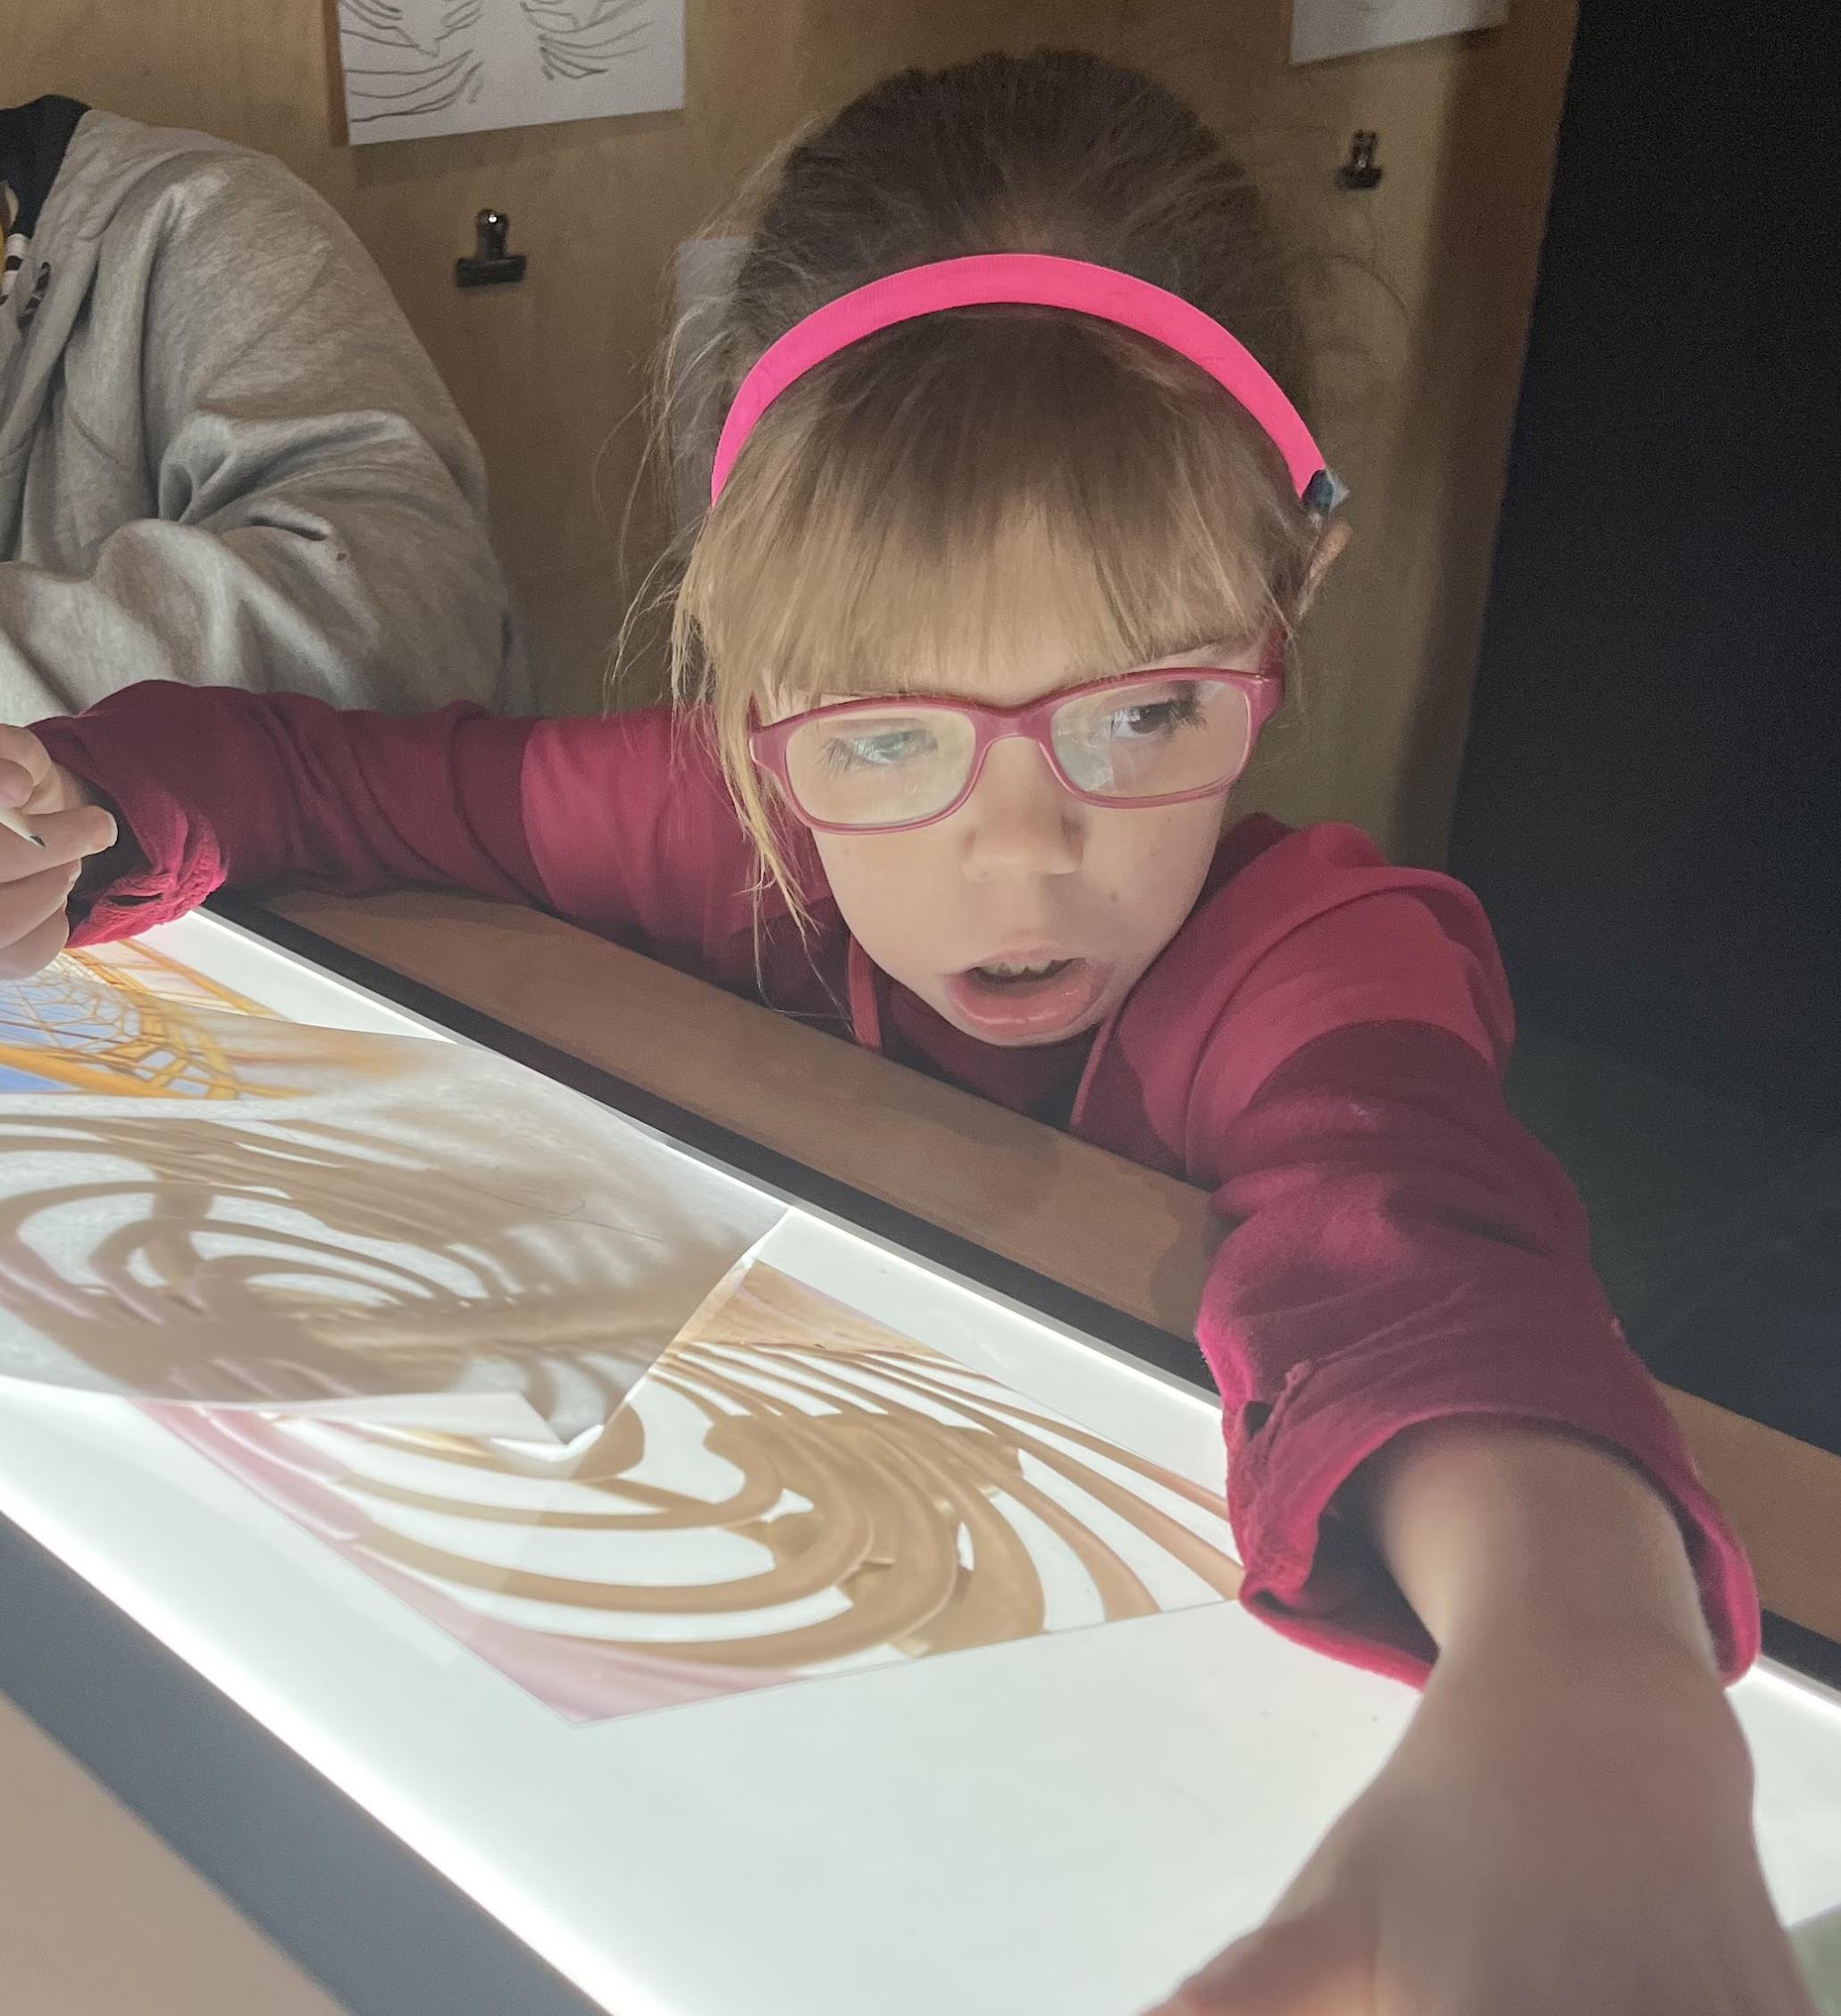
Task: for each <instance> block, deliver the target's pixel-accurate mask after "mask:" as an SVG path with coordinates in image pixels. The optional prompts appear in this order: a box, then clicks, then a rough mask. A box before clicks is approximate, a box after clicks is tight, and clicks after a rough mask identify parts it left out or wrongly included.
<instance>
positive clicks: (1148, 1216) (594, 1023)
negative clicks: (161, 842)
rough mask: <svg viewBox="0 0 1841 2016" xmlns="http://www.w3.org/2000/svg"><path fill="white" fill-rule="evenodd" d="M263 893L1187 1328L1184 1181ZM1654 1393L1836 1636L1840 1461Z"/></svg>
mask: <svg viewBox="0 0 1841 2016" xmlns="http://www.w3.org/2000/svg"><path fill="white" fill-rule="evenodd" d="M270 908H272V909H273V910H274V912H275V913H276V914H277V915H278V916H282V917H285V918H287V919H289V921H290V922H292V923H294V924H299V925H301V926H303V927H304V928H305V929H306V930H308V931H311V932H314V933H316V934H317V935H319V936H320V937H322V938H323V939H325V940H326V941H328V942H329V943H331V944H333V945H337V946H340V947H342V948H344V949H346V950H347V951H351V952H356V953H357V954H359V955H360V956H361V957H362V958H367V959H370V960H372V961H373V962H374V963H375V964H377V965H378V966H383V967H386V968H388V969H389V970H390V971H391V972H394V973H397V974H401V975H404V976H405V977H406V978H407V979H410V980H413V981H414V982H416V983H419V984H421V985H423V986H425V987H428V988H431V989H432V990H433V991H435V992H437V993H439V994H441V995H445V996H446V997H448V999H449V1000H455V1001H458V1002H461V1003H463V1004H464V1005H465V1006H466V1007H468V1008H473V1009H475V1010H477V1011H478V1012H479V1013H481V1014H482V1015H487V1016H491V1017H492V1018H493V1019H494V1020H495V1021H498V1022H501V1023H504V1024H506V1025H507V1026H509V1027H512V1028H515V1029H517V1030H520V1031H523V1033H525V1034H527V1035H531V1036H533V1037H535V1038H537V1039H538V1040H539V1041H542V1042H544V1043H547V1044H548V1045H549V1046H550V1047H551V1048H553V1049H555V1050H560V1051H562V1052H564V1053H565V1055H567V1056H569V1057H573V1058H579V1059H580V1060H582V1062H583V1063H586V1064H590V1065H593V1066H595V1067H598V1068H599V1069H601V1070H604V1071H607V1072H609V1073H611V1074H612V1075H615V1077H618V1078H621V1079H623V1080H624V1081H625V1082H627V1083H630V1084H633V1085H636V1086H639V1087H640V1089H642V1090H643V1091H646V1092H651V1093H654V1094H656V1095H657V1097H659V1098H662V1099H665V1100H670V1101H671V1102H672V1103H673V1104H674V1105H677V1106H680V1107H682V1108H685V1109H686V1110H687V1111H690V1112H692V1113H695V1114H698V1115H699V1116H700V1117H704V1118H706V1119H709V1120H713V1121H715V1122H716V1123H718V1124H719V1125H723V1126H724V1127H727V1128H729V1129H730V1130H731V1131H732V1132H733V1133H739V1134H741V1135H742V1136H744V1137H745V1138H746V1139H748V1140H749V1141H753V1142H759V1143H760V1144H762V1145H763V1146H765V1147H766V1148H769V1149H772V1150H774V1151H775V1152H777V1153H779V1154H782V1155H785V1156H788V1157H790V1158H791V1159H793V1160H795V1161H798V1162H800V1163H802V1164H804V1165H806V1166H808V1167H812V1168H816V1169H818V1170H820V1171H822V1172H823V1173H824V1174H825V1175H830V1176H833V1177H835V1178H837V1179H838V1180H840V1181H841V1182H843V1183H847V1184H850V1185H852V1186H853V1187H854V1188H856V1189H858V1190H861V1191H863V1192H866V1193H867V1194H868V1195H870V1196H872V1197H875V1198H878V1199H880V1200H883V1202H885V1203H889V1204H892V1205H894V1206H896V1207H897V1208H899V1209H901V1210H904V1211H907V1212H908V1213H910V1214H911V1215H912V1216H914V1217H918V1218H921V1219H923V1220H925V1222H926V1223H928V1224H930V1225H938V1226H940V1227H941V1229H942V1230H944V1231H946V1232H949V1233H951V1234H954V1235H955V1236H957V1237H958V1238H962V1239H965V1240H968V1241H970V1242H972V1243H973V1244H974V1245H976V1246H980V1247H982V1248H983V1249H984V1250H985V1251H990V1252H993V1253H996V1254H999V1255H1000V1256H1001V1257H1003V1258H1004V1259H1009V1260H1014V1261H1017V1262H1018V1263H1019V1264H1020V1265H1022V1266H1025V1267H1029V1268H1031V1269H1033V1271H1034V1272H1036V1273H1038V1274H1042V1275H1045V1276H1048V1277H1049V1278H1050V1280H1054V1281H1059V1282H1062V1283H1064V1284H1066V1285H1067V1286H1068V1287H1071V1288H1075V1289H1077V1290H1079V1292H1081V1293H1083V1294H1084V1295H1087V1296H1090V1297H1092V1299H1093V1300H1094V1301H1099V1302H1101V1303H1103V1304H1105V1305H1106V1306H1107V1307H1109V1308H1111V1309H1120V1310H1123V1311H1124V1312H1125V1313H1126V1315H1128V1316H1132V1317H1135V1318H1140V1319H1141V1320H1142V1321H1145V1322H1148V1323H1151V1324H1153V1325H1155V1326H1157V1327H1158V1328H1159V1329H1161V1330H1166V1331H1168V1332H1170V1333H1172V1334H1175V1335H1177V1336H1181V1337H1184V1338H1186V1337H1188V1336H1190V1335H1191V1334H1192V1327H1193V1325H1194V1320H1195V1312H1196V1309H1197V1306H1198V1304H1199V1302H1200V1300H1201V1290H1202V1285H1203V1283H1204V1281H1205V1280H1206V1278H1207V1275H1208V1269H1209V1260H1210V1258H1211V1256H1212V1254H1213V1251H1214V1248H1215V1245H1216V1243H1217V1241H1218V1237H1219V1227H1218V1223H1217V1221H1216V1219H1215V1218H1214V1217H1213V1214H1212V1213H1211V1212H1210V1211H1209V1206H1208V1200H1207V1198H1206V1197H1205V1196H1204V1195H1203V1193H1202V1192H1201V1191H1199V1190H1196V1189H1193V1188H1192V1187H1191V1186H1190V1185H1189V1184H1184V1183H1179V1182H1177V1181H1176V1180H1175V1179H1174V1178H1172V1177H1169V1176H1164V1175H1158V1174H1156V1173H1155V1172H1153V1171H1151V1170H1148V1169H1143V1168H1140V1167H1138V1166H1137V1165H1136V1164H1135V1163H1132V1162H1127V1161H1126V1160H1124V1159H1122V1158H1120V1157H1118V1156H1116V1155H1112V1154H1109V1153H1108V1152H1107V1151H1106V1150H1104V1149H1100V1148H1095V1147H1093V1146H1092V1145H1091V1144H1090V1143H1088V1142H1079V1141H1075V1140H1073V1139H1072V1138H1071V1137H1069V1136H1068V1135H1067V1134H1063V1133H1056V1132H1055V1131H1054V1130H1053V1129H1051V1128H1049V1127H1045V1126H1042V1125H1039V1124H1038V1123H1037V1122H1035V1121H1033V1120H1029V1119H1025V1118H1024V1117H1022V1116H1020V1115H1017V1114H1014V1113H1010V1112H1008V1111H1006V1110H1005V1109H1004V1108H1001V1107H997V1106H992V1104H990V1103H989V1102H988V1101H987V1100H981V1099H978V1098H976V1097H975V1096H974V1095H972V1094H971V1093H968V1092H960V1091H958V1089H956V1088H955V1087H953V1086H950V1085H943V1084H940V1083H935V1082H934V1081H933V1079H931V1078H925V1077H923V1076H921V1075H919V1074H918V1073H916V1072H913V1071H908V1070H906V1069H904V1068H903V1067H900V1065H895V1064H891V1063H889V1062H888V1061H887V1060H886V1059H885V1058H880V1057H876V1056H874V1055H872V1054H871V1053H870V1052H868V1051H866V1050H858V1049H856V1048H855V1047H854V1046H852V1045H850V1044H849V1043H845V1042H842V1041H839V1040H837V1039H836V1038H834V1037H830V1036H824V1035H821V1034H819V1033H816V1031H814V1030H811V1029H808V1028H805V1027H803V1026H801V1025H799V1024H797V1023H793V1022H790V1021H788V1020H787V1019H786V1018H785V1017H783V1016H778V1015H775V1014H774V1013H773V1012H772V1011H771V1010H769V1009H767V1008H761V1007H758V1006H757V1005H756V1004H755V1003H753V1002H751V1001H744V1000H738V999H737V998H736V997H734V996H732V995H730V994H725V993H723V992H721V991H718V990H717V989H715V988H713V987H710V986H708V985H707V984H706V983H703V982H701V981H699V980H693V979H691V978H690V977H689V976H688V975H683V974H681V973H677V972H674V970H672V969H671V968H670V967H668V966H660V965H658V964H657V963H656V962H655V961H653V960H650V959H647V958H641V957H640V955H639V954H637V953H634V952H630V951H627V950H625V949H623V948H621V947H619V946H617V945H610V944H608V943H607V942H606V941H604V940H602V939H598V938H595V937H592V936H590V934H589V933H586V932H582V931H578V930H576V929H575V928H574V927H573V926H572V925H569V924H562V923H559V922H558V921H557V920H556V919H555V918H553V917H546V916H540V914H538V913H536V912H534V911H530V910H520V909H515V908H507V907H506V906H504V905H500V904H497V903H491V902H487V901H485V900H483V899H479V898H475V897H461V896H448V895H437V894H431V893H429V892H426V891H403V892H400V893H397V894H394V895H389V896H378V897H371V898H366V899H363V900H358V901H354V900H352V899H348V898H341V897H332V896H322V895H314V894H308V893H298V894H292V895H288V896H283V897H277V898H275V899H272V902H271V904H270ZM1663 1393H1664V1396H1665V1398H1666V1399H1667V1401H1668V1403H1669V1407H1670V1409H1671V1410H1672V1411H1673V1412H1674V1415H1675V1418H1676V1419H1677V1420H1678V1422H1679V1423H1680V1425H1681V1427H1682V1430H1683V1432H1684V1433H1685V1434H1686V1437H1687V1440H1688V1443H1689V1445H1690V1447H1691V1448H1692V1450H1693V1451H1694V1455H1695V1461H1696V1462H1697V1463H1698V1465H1699V1467H1700V1469H1701V1472H1702V1475H1703V1476H1704V1478H1705V1480H1706V1482H1707V1484H1708V1485H1709V1487H1710V1488H1711V1490H1712V1492H1713V1493H1714V1494H1715V1495H1716V1496H1717V1497H1718V1498H1719V1499H1720V1502H1721V1503H1722V1504H1723V1505H1724V1506H1725V1507H1726V1508H1727V1510H1728V1512H1729V1514H1730V1515H1731V1517H1732V1518H1733V1520H1734V1523H1735V1524H1736V1527H1737V1528H1738V1531H1739V1533H1740V1535H1742V1537H1743V1538H1744V1540H1745V1544H1746V1546H1747V1548H1748V1549H1749V1550H1750V1551H1751V1554H1752V1559H1753V1564H1754V1565H1755V1567H1756V1568H1757V1571H1758V1579H1759V1585H1760V1587H1761V1590H1762V1594H1763V1599H1764V1602H1765V1605H1766V1607H1767V1608H1768V1609H1770V1610H1775V1611H1776V1612H1777V1613H1778V1615H1779V1616H1782V1617H1787V1618H1788V1619H1790V1620H1791V1621H1792V1622H1793V1623H1796V1624H1801V1625H1803V1626H1804V1627H1806V1628H1808V1629H1810V1630H1812V1631H1818V1632H1820V1633H1821V1635H1823V1636H1824V1637H1828V1638H1833V1639H1836V1640H1837V1641H1841V1552H1837V1547H1836V1545H1835V1535H1837V1533H1841V1459H1837V1458H1836V1457H1834V1456H1831V1455H1828V1453H1826V1452H1825V1451H1821V1450H1819V1449H1814V1448H1812V1447H1810V1446H1809V1445H1807V1444H1806V1443H1799V1442H1795V1441H1794V1440H1792V1438H1790V1437H1789V1436H1787V1435H1779V1434H1778V1433H1777V1432H1776V1431H1775V1430H1774V1429H1771V1428H1767V1427H1763V1426H1761V1425H1760V1424H1759V1423H1757V1422H1755V1421H1749V1420H1746V1419H1745V1418H1744V1417H1743V1416H1740V1415H1736V1414H1732V1413H1728V1411H1727V1410H1725V1409H1723V1408H1720V1407H1715V1406H1713V1405H1712V1404H1711V1402H1709V1401H1703V1400H1698V1399H1696V1398H1695V1397H1694V1396H1693V1395H1692V1394H1688V1393H1678V1392H1675V1391H1673V1390H1672V1389H1670V1388H1667V1387H1665V1388H1664V1389H1663Z"/></svg>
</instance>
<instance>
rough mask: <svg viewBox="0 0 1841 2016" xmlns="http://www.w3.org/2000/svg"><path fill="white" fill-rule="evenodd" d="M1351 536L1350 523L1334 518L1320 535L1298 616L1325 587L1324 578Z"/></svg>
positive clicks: (1300, 598) (1300, 600)
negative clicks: (1319, 590)
mask: <svg viewBox="0 0 1841 2016" xmlns="http://www.w3.org/2000/svg"><path fill="white" fill-rule="evenodd" d="M1351 536H1352V535H1351V531H1350V529H1349V524H1348V521H1347V520H1346V519H1343V518H1332V519H1331V520H1330V522H1329V523H1328V524H1326V526H1325V527H1324V528H1323V531H1321V532H1320V533H1319V534H1318V540H1317V546H1316V549H1315V551H1313V552H1312V554H1311V556H1310V566H1309V567H1308V568H1306V569H1305V572H1304V588H1303V592H1302V593H1301V595H1300V596H1299V598H1298V615H1300V616H1301V615H1303V614H1304V612H1305V610H1306V609H1308V608H1309V607H1310V605H1311V604H1312V603H1313V602H1314V601H1316V599H1317V591H1318V589H1319V588H1321V587H1322V586H1323V578H1324V576H1325V575H1326V573H1328V572H1329V571H1330V568H1331V567H1332V566H1333V565H1335V560H1336V556H1338V555H1339V554H1340V553H1341V552H1342V550H1343V548H1344V547H1345V546H1347V545H1348V543H1349V540H1350V539H1351Z"/></svg>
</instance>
